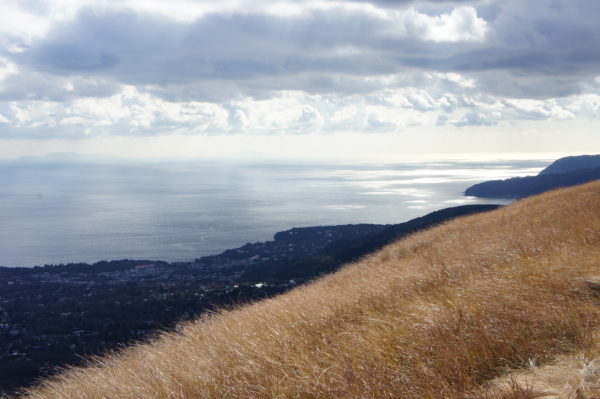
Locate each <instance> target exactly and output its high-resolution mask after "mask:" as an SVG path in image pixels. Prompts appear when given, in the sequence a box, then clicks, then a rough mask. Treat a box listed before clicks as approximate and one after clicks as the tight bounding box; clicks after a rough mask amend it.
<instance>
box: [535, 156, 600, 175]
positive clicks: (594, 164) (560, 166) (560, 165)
mask: <svg viewBox="0 0 600 399" xmlns="http://www.w3.org/2000/svg"><path fill="white" fill-rule="evenodd" d="M594 168H600V155H577V156H572V157H564V158H560V159H557V160H556V161H554V162H552V163H551V164H550V165H549V166H548V167H547V168H545V169H544V170H542V171H541V172H540V173H539V174H540V176H541V175H550V174H553V173H567V172H572V171H574V170H578V169H594Z"/></svg>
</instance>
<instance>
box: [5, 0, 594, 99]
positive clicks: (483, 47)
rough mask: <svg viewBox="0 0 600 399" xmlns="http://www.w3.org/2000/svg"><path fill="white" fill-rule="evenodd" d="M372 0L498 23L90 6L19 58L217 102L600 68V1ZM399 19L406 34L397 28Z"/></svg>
mask: <svg viewBox="0 0 600 399" xmlns="http://www.w3.org/2000/svg"><path fill="white" fill-rule="evenodd" d="M373 3H376V4H378V5H379V6H381V7H388V6H389V7H394V9H395V10H396V9H397V7H395V6H399V5H407V4H411V5H412V6H414V7H416V9H423V10H425V11H424V12H425V14H427V15H437V14H436V10H438V14H439V13H440V12H449V11H451V10H452V8H453V7H456V6H461V5H463V6H464V5H471V6H474V7H476V8H478V9H480V10H481V14H479V16H480V17H481V16H485V17H486V18H488V20H487V25H488V26H487V28H488V31H487V34H486V36H485V39H484V40H482V41H466V40H462V41H461V40H458V41H454V42H452V41H432V40H424V38H423V37H422V36H423V35H422V33H423V29H424V28H423V26H421V25H418V23H417V22H414V21H411V20H410V19H408V20H402V21H396V20H393V19H386V18H383V17H381V16H378V15H377V14H373V13H368V12H365V11H364V10H360V9H357V10H348V9H336V8H334V9H326V10H318V11H316V10H313V11H310V12H307V13H304V14H301V15H299V16H275V15H267V14H252V13H228V14H208V15H205V16H203V17H202V18H199V19H198V20H196V21H194V22H177V21H174V20H170V19H165V18H162V17H158V16H156V15H148V14H139V13H134V12H114V11H113V12H109V11H104V12H98V11H91V10H84V11H82V12H80V13H79V14H78V15H77V17H76V18H75V19H74V20H73V21H72V22H70V23H66V24H60V25H57V26H55V27H54V28H53V29H52V30H51V31H50V33H49V35H48V36H47V37H46V38H45V39H42V40H38V41H34V42H33V43H32V44H31V46H30V47H29V48H27V49H26V50H25V51H24V52H22V53H19V54H12V55H11V57H12V58H13V60H15V61H16V62H18V63H19V64H20V65H21V66H22V68H24V70H29V71H32V73H34V72H35V73H45V74H52V75H55V76H59V77H79V78H85V79H94V80H103V81H105V82H106V83H107V84H109V85H112V86H111V87H116V86H118V85H119V84H132V85H136V86H145V87H146V90H149V91H152V92H154V93H159V94H161V95H162V96H164V97H166V98H171V99H181V100H189V99H194V98H196V99H201V100H209V101H213V100H215V101H218V100H223V99H226V98H235V97H236V96H240V95H252V96H255V97H260V96H261V95H262V96H268V95H269V93H270V92H271V91H274V90H281V89H299V90H304V91H307V92H312V93H318V92H330V93H338V92H339V93H340V94H344V93H346V92H348V91H349V92H352V91H355V92H363V91H368V90H370V89H371V88H370V86H369V84H365V83H363V84H361V83H360V82H359V80H360V79H361V78H362V77H365V76H373V75H383V74H394V73H405V72H406V73H409V72H410V71H439V72H451V71H455V72H460V73H463V74H466V75H467V76H471V77H474V78H476V79H477V80H478V81H479V83H480V86H481V89H482V90H485V91H487V92H489V93H493V94H500V95H508V96H515V97H551V96H562V95H568V94H572V93H577V92H578V91H580V90H581V87H582V83H583V82H586V81H589V80H590V79H591V78H592V77H594V76H596V75H598V74H600V67H599V66H600V35H599V33H598V29H597V27H596V24H597V22H596V21H597V19H598V17H600V2H597V1H596V0H576V1H567V0H560V1H558V0H554V1H551V2H522V1H516V0H509V1H497V2H481V4H480V2H477V1H475V2H473V1H450V2H447V1H429V2H413V1H408V0H407V1H399V0H398V1H392V0H388V1H386V0H380V1H375V2H373ZM483 3H485V4H483ZM532 3H535V4H532ZM465 15H466V14H465ZM472 22H473V21H471V20H469V19H468V18H467V19H464V18H463V19H461V20H458V22H457V23H460V24H462V25H459V26H458V28H457V29H469V27H470V24H472ZM399 24H403V25H402V26H400V27H398V25H399ZM398 28H400V29H401V30H403V33H402V34H401V35H400V34H394V33H392V32H393V31H394V30H395V29H398ZM425 39H426V38H425ZM438 39H440V38H438ZM21 84H23V85H24V86H22V87H24V88H27V82H19V84H17V83H15V82H13V83H12V86H13V87H15V90H16V91H18V89H17V88H18V87H19V85H21ZM353 85H355V87H353ZM375 88H376V87H373V89H375ZM36 90H41V91H43V90H48V91H49V92H51V91H52V88H51V87H49V88H46V89H44V88H43V87H39V85H38V89H36ZM25 91H26V90H25ZM29 91H31V90H29ZM99 92H101V91H99ZM110 92H111V90H106V93H110ZM14 95H15V96H16V95H17V93H15V94H14ZM54 96H55V97H59V96H58V94H55V95H54Z"/></svg>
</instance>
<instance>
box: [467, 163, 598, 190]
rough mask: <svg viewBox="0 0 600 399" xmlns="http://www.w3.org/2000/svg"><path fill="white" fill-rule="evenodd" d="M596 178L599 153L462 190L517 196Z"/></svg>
mask: <svg viewBox="0 0 600 399" xmlns="http://www.w3.org/2000/svg"><path fill="white" fill-rule="evenodd" d="M598 179H600V155H581V156H572V157H565V158H560V159H558V160H556V161H554V162H553V163H552V164H550V166H548V167H547V168H545V169H544V170H542V171H541V172H540V173H539V174H538V175H537V176H526V177H515V178H512V179H506V180H491V181H486V182H483V183H479V184H475V185H473V186H471V187H469V188H467V189H466V190H465V195H468V196H473V197H480V198H505V199H518V198H523V197H528V196H530V195H536V194H540V193H543V192H545V191H548V190H552V189H555V188H559V187H570V186H576V185H578V184H583V183H587V182H590V181H593V180H598Z"/></svg>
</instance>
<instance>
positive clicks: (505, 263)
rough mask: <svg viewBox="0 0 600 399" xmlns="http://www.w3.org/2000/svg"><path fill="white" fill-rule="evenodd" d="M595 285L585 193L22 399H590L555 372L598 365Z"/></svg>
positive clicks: (388, 250)
mask: <svg viewBox="0 0 600 399" xmlns="http://www.w3.org/2000/svg"><path fill="white" fill-rule="evenodd" d="M596 276H600V182H596V183H590V184H587V185H585V186H580V187H575V188H570V189H565V190H561V191H553V192H549V193H546V194H544V195H541V196H538V197H532V198H528V199H525V200H522V201H519V202H517V203H515V204H513V205H510V206H508V207H505V208H501V209H498V210H496V211H493V212H490V213H485V214H480V215H475V216H469V217H465V218H461V219H458V220H455V221H452V222H449V223H446V224H444V225H441V226H439V227H436V228H434V229H431V230H428V231H425V232H421V233H417V234H414V235H412V236H410V237H408V238H406V239H403V240H401V241H398V242H395V243H393V244H391V245H389V246H387V247H385V248H383V249H382V250H380V251H379V252H377V253H375V254H373V255H371V256H369V257H368V258H366V259H364V260H362V261H360V262H357V263H355V264H352V265H348V266H346V267H344V268H343V269H341V270H340V271H338V272H337V273H335V274H333V275H329V276H327V277H324V278H322V279H320V280H318V281H316V282H314V283H312V284H310V285H307V286H304V287H301V288H299V289H295V290H293V291H291V292H289V293H287V294H285V295H283V296H280V297H277V298H273V299H269V300H265V301H262V302H259V303H256V304H254V305H251V306H247V307H243V308H239V309H234V310H230V311H223V312H221V313H217V314H213V315H210V316H207V317H204V318H202V319H200V320H198V321H196V322H194V323H191V324H189V325H187V326H186V327H185V328H184V329H183V330H182V331H180V332H177V333H171V334H165V335H163V336H161V337H158V338H157V339H156V340H155V341H153V342H150V343H147V344H142V345H139V346H136V347H132V348H128V349H126V350H124V351H123V352H122V353H120V354H118V355H114V356H109V357H107V358H105V359H100V360H98V361H96V362H95V363H92V364H91V365H90V367H88V368H85V369H74V370H71V371H69V372H67V373H65V374H64V375H63V376H62V377H59V378H55V379H54V380H51V381H47V382H45V383H44V384H43V385H42V386H41V387H39V388H38V389H34V390H31V391H30V392H28V393H27V394H25V395H24V397H26V398H38V399H41V398H45V399H46V398H47V399H62V398H71V399H75V398H77V399H91V398H94V399H96V398H107V399H108V398H110V399H115V398H120V399H134V398H135V399H144V398H157V399H158V398H161V399H162V398H475V397H487V398H495V399H500V398H505V399H508V398H533V397H539V395H537V393H536V392H535V391H536V390H538V389H542V388H539V387H538V385H534V384H533V383H529V382H528V381H532V380H531V378H534V377H531V378H530V379H527V378H526V377H523V376H522V375H525V374H526V373H527V372H531V370H532V366H531V365H532V364H534V363H535V364H537V365H539V366H536V367H539V370H540V371H539V372H540V373H543V371H542V369H544V367H550V368H552V367H555V368H553V369H551V370H564V371H563V372H560V371H558V372H556V371H553V373H555V374H556V373H558V374H559V375H561V376H563V377H564V378H563V380H560V379H558V380H557V379H553V380H552V381H554V382H556V381H569V383H568V384H570V385H569V386H570V387H571V388H572V389H571V390H570V391H568V390H566V389H563V388H564V387H563V385H561V384H560V383H556V384H558V385H557V388H553V387H552V386H550V385H544V388H543V390H546V391H548V392H551V391H552V389H556V390H557V391H558V390H561V392H562V391H564V392H563V393H562V395H563V396H562V397H568V396H564V395H567V394H568V395H571V394H573V395H574V396H572V397H573V398H575V397H577V398H592V397H594V398H595V397H598V394H599V393H598V392H595V391H594V390H595V389H597V386H596V385H594V384H592V383H586V381H588V379H586V378H587V377H586V378H583V377H582V378H579V377H577V378H579V379H577V378H575V379H573V378H572V379H569V378H567V377H568V375H571V374H573V370H574V368H573V367H570V366H564V365H565V364H566V365H569V364H572V363H569V362H570V360H569V361H564V362H563V363H561V359H564V357H565V356H567V357H568V359H580V362H581V364H584V366H582V370H583V369H585V370H587V371H586V372H587V373H588V374H589V375H591V376H592V377H591V378H592V381H597V375H596V374H594V370H596V369H595V368H593V367H588V366H589V365H593V364H594V363H593V360H594V359H595V358H596V357H597V356H599V355H600V339H599V338H598V337H599V334H598V332H599V331H600V297H599V296H598V291H597V289H598V287H600V285H598V284H596V283H595V282H594V281H596V280H594V278H595V277H596ZM595 284H596V285H595ZM578 361H579V360H578ZM553 362H554V363H553ZM546 364H548V365H547V366H544V365H546ZM560 364H563V367H562V369H561V368H560V366H559V365H560ZM577 364H580V363H577ZM525 369H527V371H526V370H525ZM514 370H521V374H519V376H520V377H519V378H517V377H514V378H512V377H509V376H508V375H509V373H512V372H513V371H514ZM544 370H545V369H544ZM524 373H525V374H524ZM548 373H549V372H547V373H546V375H550V374H551V373H550V374H548ZM569 373H571V374H569ZM574 373H575V375H576V376H580V375H581V376H583V375H584V374H582V373H578V372H577V371H575V372H574ZM588 374H585V375H586V376H587V375H588ZM511 375H512V374H511ZM514 375H516V374H514ZM594 376H595V377H594ZM594 378H595V380H594ZM573 381H574V382H573ZM556 384H555V385H556ZM565 384H566V382H565ZM577 384H579V385H577ZM569 392H570V393H569ZM536 395H537V396H536ZM558 396H559V395H558V394H557V395H555V397H558Z"/></svg>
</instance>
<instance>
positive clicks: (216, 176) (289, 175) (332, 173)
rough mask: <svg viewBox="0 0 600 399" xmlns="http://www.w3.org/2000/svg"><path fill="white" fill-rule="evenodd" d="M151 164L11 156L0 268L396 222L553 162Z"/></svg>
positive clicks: (207, 247)
mask: <svg viewBox="0 0 600 399" xmlns="http://www.w3.org/2000/svg"><path fill="white" fill-rule="evenodd" d="M441 158H442V157H440V159H426V158H424V157H421V159H420V161H419V162H417V161H414V160H413V161H405V162H395V163H390V162H378V163H373V162H356V163H348V162H344V161H339V160H333V161H330V162H326V161H316V160H303V161H298V160H290V161H287V162H286V161H283V160H260V161H256V160H254V161H251V160H237V161H228V160H190V159H183V160H181V159H180V160H149V159H124V158H112V157H85V156H83V157H81V156H72V157H71V156H65V154H56V155H50V156H45V157H26V158H20V159H11V160H6V159H5V160H1V161H0V170H1V171H2V175H3V180H4V182H5V183H4V184H3V186H2V188H1V189H0V199H1V202H0V218H1V219H2V220H3V223H2V226H1V227H0V254H2V255H1V256H0V266H8V267H33V266H42V265H47V264H60V263H75V262H85V263H93V262H97V261H101V260H117V259H149V260H163V261H169V262H176V261H191V260H193V259H196V258H199V257H202V256H209V255H215V254H218V253H220V252H222V251H223V250H226V249H230V248H235V247H239V246H241V245H243V244H245V243H247V242H256V241H267V240H270V239H272V237H273V235H274V234H275V233H276V232H278V231H283V230H287V229H290V228H293V227H308V226H323V225H342V224H358V223H374V224H392V223H400V222H404V221H407V220H410V219H413V218H415V217H419V216H422V215H425V214H427V213H430V212H432V211H435V210H438V209H443V208H447V207H452V206H457V205H464V204H490V203H500V204H506V203H508V202H509V201H506V200H494V199H481V198H474V197H465V196H463V192H464V190H465V189H466V188H467V187H469V186H470V185H472V184H476V183H478V182H481V181H485V180H490V179H504V178H510V177H515V176H525V175H532V174H536V173H537V172H539V170H541V169H542V168H543V167H545V166H547V165H548V164H549V163H550V162H551V161H552V160H553V159H550V158H538V159H503V158H502V156H501V154H498V157H497V158H496V159H492V160H488V161H486V160H482V159H481V158H479V159H476V158H475V157H474V158H473V159H470V160H469V159H460V157H457V158H458V159H456V158H455V159H454V160H453V159H449V158H446V159H441Z"/></svg>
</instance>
